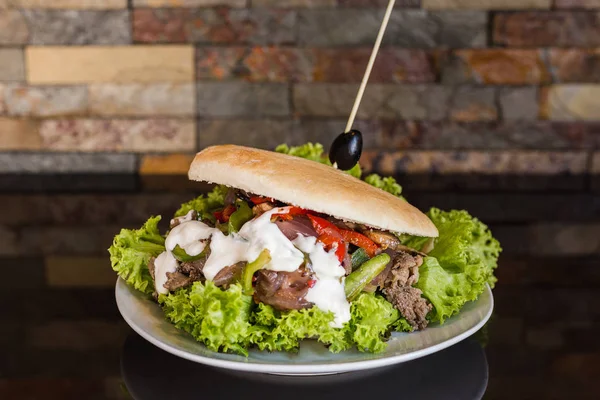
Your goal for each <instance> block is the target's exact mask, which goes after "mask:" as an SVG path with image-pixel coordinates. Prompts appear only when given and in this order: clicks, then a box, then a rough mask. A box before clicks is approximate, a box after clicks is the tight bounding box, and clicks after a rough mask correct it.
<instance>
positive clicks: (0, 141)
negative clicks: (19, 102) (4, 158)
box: [0, 117, 42, 151]
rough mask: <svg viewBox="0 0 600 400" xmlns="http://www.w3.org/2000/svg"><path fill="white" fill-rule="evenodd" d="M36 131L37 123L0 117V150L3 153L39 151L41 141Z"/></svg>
mask: <svg viewBox="0 0 600 400" xmlns="http://www.w3.org/2000/svg"><path fill="white" fill-rule="evenodd" d="M38 129H39V126H38V122H37V121H32V120H26V119H11V118H2V117H0V149H2V150H3V151H6V150H37V149H39V148H40V147H41V144H42V140H41V138H40V135H39V133H38Z"/></svg>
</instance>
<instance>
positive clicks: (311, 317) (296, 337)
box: [250, 303, 351, 353]
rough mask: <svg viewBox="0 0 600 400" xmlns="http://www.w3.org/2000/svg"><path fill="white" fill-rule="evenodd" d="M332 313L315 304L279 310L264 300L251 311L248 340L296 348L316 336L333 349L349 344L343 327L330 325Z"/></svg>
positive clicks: (272, 348) (274, 347) (263, 345)
mask: <svg viewBox="0 0 600 400" xmlns="http://www.w3.org/2000/svg"><path fill="white" fill-rule="evenodd" d="M332 321H333V314H332V313H330V312H325V311H322V310H320V309H319V308H317V307H312V308H310V309H303V310H291V311H287V312H278V311H276V310H275V309H273V307H271V306H269V305H266V304H262V303H261V304H259V305H258V307H257V310H256V313H255V314H254V315H253V322H254V326H253V330H252V336H251V339H250V341H251V342H252V344H255V345H256V346H257V347H258V348H259V349H260V350H268V351H289V352H295V351H298V347H299V346H300V341H301V340H303V339H307V338H313V339H317V340H318V341H319V342H321V343H324V344H326V345H327V346H328V347H329V350H330V351H331V352H334V353H338V352H340V351H343V350H346V349H348V348H350V346H351V343H350V341H349V340H348V338H347V337H346V332H345V330H344V329H343V328H342V329H338V328H333V327H331V326H330V324H331V322H332Z"/></svg>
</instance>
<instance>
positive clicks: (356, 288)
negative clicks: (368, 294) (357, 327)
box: [344, 253, 390, 301]
mask: <svg viewBox="0 0 600 400" xmlns="http://www.w3.org/2000/svg"><path fill="white" fill-rule="evenodd" d="M389 262H390V256H389V255H387V254H386V253H381V254H379V255H378V256H375V257H373V258H371V259H370V260H369V261H367V262H365V263H364V264H363V265H361V266H360V268H358V269H357V270H356V271H354V272H352V273H351V274H350V275H348V277H347V278H346V283H345V285H344V290H345V292H346V298H347V299H348V301H352V300H353V299H354V298H355V297H356V296H358V294H359V293H360V292H361V291H362V290H363V289H364V287H365V286H367V284H368V283H369V282H371V281H372V280H373V279H374V278H375V277H376V276H377V275H379V274H380V273H381V271H383V270H384V269H385V266H386V265H387V264H388V263H389Z"/></svg>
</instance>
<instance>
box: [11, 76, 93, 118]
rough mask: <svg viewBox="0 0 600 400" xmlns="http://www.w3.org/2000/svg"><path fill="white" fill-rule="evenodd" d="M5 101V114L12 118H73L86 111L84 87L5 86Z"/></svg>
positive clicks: (86, 99) (86, 94)
mask: <svg viewBox="0 0 600 400" xmlns="http://www.w3.org/2000/svg"><path fill="white" fill-rule="evenodd" d="M5 99H6V110H7V113H8V114H9V115H14V116H34V117H61V116H75V115H84V114H86V113H87V110H88V93H87V88H86V87H85V86H25V85H18V84H15V85H7V86H6V90H5Z"/></svg>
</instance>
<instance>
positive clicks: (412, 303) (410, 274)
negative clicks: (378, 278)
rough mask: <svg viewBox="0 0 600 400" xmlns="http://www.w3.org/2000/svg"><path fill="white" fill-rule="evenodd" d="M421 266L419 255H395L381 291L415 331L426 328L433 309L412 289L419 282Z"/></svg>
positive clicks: (403, 253) (420, 292)
mask: <svg viewBox="0 0 600 400" xmlns="http://www.w3.org/2000/svg"><path fill="white" fill-rule="evenodd" d="M422 264H423V258H422V257H421V256H419V255H416V256H413V255H410V254H408V253H405V252H400V253H397V254H396V255H395V257H394V259H393V267H392V269H391V271H390V273H389V274H388V276H387V278H386V280H385V283H384V289H383V294H384V295H385V297H386V298H387V300H388V301H389V302H390V303H392V304H393V305H394V307H396V308H397V309H398V311H400V313H401V314H402V316H403V317H404V318H406V320H407V321H408V323H409V324H410V325H411V326H412V327H413V328H415V329H423V328H425V327H427V322H428V321H427V318H426V317H427V313H429V311H431V309H432V308H433V306H432V305H431V304H430V303H428V302H427V299H425V298H424V297H422V296H421V294H422V293H423V292H422V291H421V290H420V289H417V288H414V287H412V285H413V284H415V283H416V282H417V281H418V280H419V267H420V266H421V265H422Z"/></svg>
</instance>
